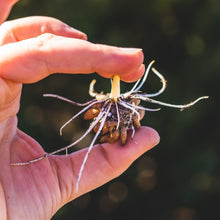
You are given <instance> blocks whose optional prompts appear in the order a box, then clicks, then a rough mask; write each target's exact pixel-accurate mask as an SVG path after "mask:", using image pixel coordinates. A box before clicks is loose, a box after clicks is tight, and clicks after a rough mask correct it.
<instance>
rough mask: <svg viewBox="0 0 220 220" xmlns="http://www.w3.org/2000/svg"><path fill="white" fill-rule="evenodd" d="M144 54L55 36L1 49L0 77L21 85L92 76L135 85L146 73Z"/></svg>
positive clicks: (29, 40) (44, 36)
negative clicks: (58, 76) (61, 77)
mask: <svg viewBox="0 0 220 220" xmlns="http://www.w3.org/2000/svg"><path fill="white" fill-rule="evenodd" d="M142 63H143V52H142V50H141V49H137V48H119V47H113V46H107V45H101V44H93V43H90V42H87V41H84V40H80V39H73V38H66V37H60V36H55V35H52V34H43V35H41V36H40V37H36V38H32V39H28V40H23V41H21V42H16V43H11V44H7V45H4V46H2V47H1V48H0V77H3V78H6V79H9V80H13V81H16V82H21V83H33V82H37V81H39V80H41V79H43V78H45V77H47V76H48V75H50V74H52V73H93V72H97V73H99V74H100V75H102V76H104V77H107V78H112V77H113V75H115V74H118V75H120V76H121V79H122V80H124V81H127V82H128V81H129V82H130V81H135V80H137V79H138V78H140V76H142V74H143V73H144V67H143V65H142Z"/></svg>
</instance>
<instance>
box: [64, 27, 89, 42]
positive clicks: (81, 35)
mask: <svg viewBox="0 0 220 220" xmlns="http://www.w3.org/2000/svg"><path fill="white" fill-rule="evenodd" d="M68 29H69V30H70V32H71V33H72V34H73V35H74V38H78V39H82V40H88V37H87V35H86V34H85V33H83V32H82V31H79V30H77V29H75V28H73V27H70V26H68Z"/></svg>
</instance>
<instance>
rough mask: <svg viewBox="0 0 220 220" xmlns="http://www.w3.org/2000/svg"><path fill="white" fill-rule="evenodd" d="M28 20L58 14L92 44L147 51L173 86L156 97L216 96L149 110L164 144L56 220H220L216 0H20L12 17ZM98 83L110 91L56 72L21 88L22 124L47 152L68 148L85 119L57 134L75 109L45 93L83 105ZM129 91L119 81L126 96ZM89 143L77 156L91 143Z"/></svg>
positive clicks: (219, 6)
mask: <svg viewBox="0 0 220 220" xmlns="http://www.w3.org/2000/svg"><path fill="white" fill-rule="evenodd" d="M32 15H45V16H52V17H56V18H58V19H60V20H62V21H64V22H66V23H68V24H69V25H71V26H73V27H75V28H77V29H80V30H82V31H84V32H85V33H87V34H88V38H89V40H90V41H91V42H94V43H102V44H110V45H115V46H123V47H140V48H143V50H144V53H145V63H146V64H148V63H149V62H150V61H151V60H152V59H155V60H156V63H155V65H154V66H155V67H156V68H157V69H158V70H159V71H160V72H161V73H163V74H164V76H165V77H166V79H167V80H168V87H167V89H166V91H165V92H164V94H162V95H160V96H159V97H158V98H157V99H158V100H161V101H166V102H170V103H175V104H183V103H188V102H189V101H191V100H193V99H195V98H197V97H199V96H202V95H209V96H210V99H208V100H204V101H201V102H200V103H198V104H196V105H195V106H193V107H192V108H190V109H186V110H184V111H183V112H180V111H179V110H177V109H169V108H166V107H164V108H163V109H162V111H160V112H150V113H147V114H146V116H145V119H144V120H143V122H142V124H143V125H148V126H151V127H153V128H155V129H156V130H158V132H159V133H160V136H161V142H160V144H159V145H158V146H157V147H155V148H154V149H152V150H151V151H149V152H148V153H146V154H144V155H143V156H142V157H141V158H139V159H138V160H137V161H136V162H134V163H133V164H132V166H131V167H130V168H129V169H128V170H127V171H126V172H125V173H124V174H123V175H121V176H120V177H118V178H117V179H115V180H113V181H111V182H109V183H107V184H105V185H104V186H102V187H100V188H99V189H97V190H95V191H93V192H90V193H88V194H86V195H84V196H82V197H80V198H78V199H76V200H75V201H73V202H70V203H69V204H67V205H65V206H64V207H63V208H62V209H61V210H60V211H58V212H57V213H56V215H55V216H54V217H53V218H52V219H53V220H61V219H67V220H68V219H96V220H99V219H107V220H111V219H114V220H116V219H147V220H206V219H220V213H219V208H220V160H219V155H220V148H219V147H220V146H219V137H220V128H219V122H220V120H219V114H218V111H219V108H220V105H219V100H217V97H218V96H219V82H220V77H219V69H220V68H219V67H220V65H219V63H220V60H219V59H220V33H219V30H220V28H219V27H220V2H219V0H135V1H132V0H117V1H116V0H78V1H77V0H46V1H45V0H20V1H19V2H18V3H17V4H16V5H15V7H14V8H13V10H12V13H11V15H10V17H9V19H16V18H20V17H24V16H32ZM85 62H86V60H85ZM93 78H96V79H97V81H98V83H97V85H96V90H98V91H101V90H104V91H105V92H109V91H107V90H110V82H109V80H107V79H103V78H101V77H99V76H98V75H97V74H95V73H94V74H92V75H72V76H70V75H61V74H57V75H53V76H50V77H48V78H47V79H45V80H42V81H41V82H39V83H36V84H33V85H25V86H24V88H23V96H22V100H21V110H20V112H19V127H20V128H21V129H22V130H24V131H25V132H27V133H28V134H30V135H31V136H32V137H34V138H35V139H36V140H38V141H39V142H40V143H41V144H42V146H43V147H44V148H45V150H46V151H47V152H50V151H53V150H55V149H58V148H59V147H61V146H65V145H66V144H69V143H70V142H71V141H72V140H73V139H74V140H75V139H76V138H77V137H79V136H80V135H82V133H83V132H84V131H85V130H86V129H87V128H88V126H89V122H85V121H83V120H82V118H78V119H77V120H75V121H74V123H71V124H70V125H69V126H68V127H67V128H66V129H65V130H64V135H63V136H62V137H60V136H59V128H60V126H61V125H62V124H63V123H64V122H65V121H66V120H68V119H69V118H70V117H71V116H72V115H73V114H74V113H76V112H77V111H79V108H77V107H73V106H70V105H69V104H66V103H63V102H61V101H57V100H55V99H49V98H43V97H42V94H43V93H56V94H60V95H63V96H65V97H68V98H70V99H73V100H75V101H80V102H84V101H87V100H89V99H90V97H89V95H88V86H89V83H90V81H91V80H92V79H93ZM129 88H131V85H129V84H123V85H122V90H123V91H124V92H125V91H127V90H128V89H129ZM159 88H160V82H159V80H158V79H157V78H156V77H155V76H154V75H153V74H151V75H149V78H148V81H147V82H146V84H145V85H144V87H143V91H145V92H153V91H157V90H158V89H159ZM145 106H148V104H145ZM91 137H92V134H91V135H90V136H88V138H87V139H86V140H85V141H83V142H82V143H81V144H80V145H79V146H77V147H76V148H75V149H74V150H76V149H78V148H80V147H86V146H88V144H89V141H90V140H91ZM97 166H98V164H97Z"/></svg>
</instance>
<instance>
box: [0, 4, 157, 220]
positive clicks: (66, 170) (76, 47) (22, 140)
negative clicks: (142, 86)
mask: <svg viewBox="0 0 220 220" xmlns="http://www.w3.org/2000/svg"><path fill="white" fill-rule="evenodd" d="M15 2H16V1H10V0H1V1H0V21H1V22H3V21H5V20H6V18H7V16H8V14H9V12H10V9H11V7H12V5H13V3H15ZM54 27H55V28H54ZM33 30H34V31H33ZM0 33H1V35H0V36H1V37H0V45H1V46H0V97H1V99H0V207H1V208H0V219H1V220H5V219H15V218H17V219H51V217H52V216H53V215H54V214H55V213H56V211H57V210H58V209H60V208H61V207H62V206H63V205H64V204H66V203H67V202H69V201H71V200H72V199H74V198H76V195H75V193H74V190H73V189H74V187H75V183H76V178H77V175H78V172H79V169H80V166H81V163H82V161H83V158H84V155H85V152H86V149H83V150H81V151H78V152H76V153H74V154H71V155H69V156H67V157H66V156H51V157H49V158H46V159H44V160H42V161H39V162H37V163H33V164H31V165H27V166H10V163H12V162H24V161H27V160H30V159H33V158H36V157H39V156H42V155H43V154H44V153H45V152H44V150H43V149H42V147H41V146H40V144H39V143H37V142H36V141H35V140H34V139H33V138H31V137H29V136H28V135H27V134H25V133H23V132H22V131H20V130H19V129H18V128H17V117H16V114H17V112H18V110H19V102H20V95H21V88H22V83H33V82H37V81H39V80H41V79H43V78H45V77H46V76H48V75H50V74H53V73H56V72H67V73H92V72H94V71H96V72H98V73H99V74H100V75H102V76H104V77H108V78H111V77H112V76H113V75H115V74H119V75H120V77H121V79H122V80H124V81H129V82H130V81H135V80H137V79H138V78H139V77H140V76H142V75H143V73H144V65H143V64H142V62H143V53H142V50H141V49H136V48H134V49H131V48H129V49H122V48H118V47H112V46H107V45H98V44H92V43H90V42H87V41H86V39H87V37H86V34H84V33H82V32H79V31H78V30H76V29H73V28H71V27H69V26H68V25H65V24H64V23H62V22H61V21H59V20H57V19H53V18H48V17H31V18H30V19H27V18H26V19H25V18H24V19H20V20H15V21H9V22H6V23H4V24H3V25H1V26H0ZM23 33H25V34H23ZM30 38H31V39H30ZM6 43H7V44H6ZM8 43H10V44H8ZM66 57H70V58H69V59H66ZM79 57H80V59H78V58H79ZM39 58H40V60H39ZM64 58H65V59H64ZM85 59H88V60H89V62H88V65H86V66H85V62H84V61H85ZM18 73H19V74H18ZM9 131H10V132H9ZM135 138H137V139H136V141H137V142H138V145H137V144H135V143H134V142H132V141H128V144H127V145H126V146H124V147H123V148H122V147H121V146H120V144H119V143H118V142H117V143H115V144H112V145H109V144H103V145H96V146H95V147H94V150H93V151H92V152H91V156H90V157H89V158H88V162H87V164H86V167H85V172H84V174H83V176H82V181H81V185H80V188H79V192H78V194H77V196H79V195H82V194H84V193H86V192H88V191H90V190H92V189H95V188H97V187H99V186H101V185H103V184H104V183H106V182H108V181H109V180H111V179H113V178H115V177H116V176H118V175H120V174H121V173H122V172H124V171H125V170H126V169H127V168H128V167H129V166H130V164H131V163H132V162H133V161H134V160H135V159H137V158H138V157H139V156H140V155H141V154H143V153H144V152H146V151H147V150H149V149H151V148H152V147H153V146H154V145H156V144H157V143H158V142H159V136H158V134H157V132H156V131H154V130H153V129H151V128H141V129H139V130H138V131H137V132H136V134H135ZM97 162H98V163H99V166H98V167H97Z"/></svg>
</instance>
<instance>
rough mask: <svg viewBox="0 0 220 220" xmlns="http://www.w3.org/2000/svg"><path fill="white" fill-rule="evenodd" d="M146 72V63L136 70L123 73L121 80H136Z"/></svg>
mask: <svg viewBox="0 0 220 220" xmlns="http://www.w3.org/2000/svg"><path fill="white" fill-rule="evenodd" d="M144 72H145V65H144V64H141V65H140V66H139V68H138V69H137V70H136V71H134V72H132V73H129V74H124V75H122V76H121V80H122V81H124V82H128V83H131V82H135V81H137V80H138V79H140V78H141V77H142V76H143V75H144Z"/></svg>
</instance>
